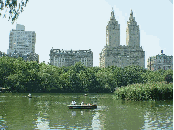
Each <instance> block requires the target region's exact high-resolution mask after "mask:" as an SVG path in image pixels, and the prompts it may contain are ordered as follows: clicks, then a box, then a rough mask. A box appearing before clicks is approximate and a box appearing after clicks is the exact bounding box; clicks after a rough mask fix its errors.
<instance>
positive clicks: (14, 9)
mask: <svg viewBox="0 0 174 130" xmlns="http://www.w3.org/2000/svg"><path fill="white" fill-rule="evenodd" d="M28 1H29V0H25V2H24V1H23V0H20V2H17V0H0V10H1V12H2V10H4V8H5V9H6V10H5V14H3V18H6V17H7V16H6V12H8V14H9V16H8V21H9V20H12V24H13V23H14V22H15V20H17V19H18V16H19V14H20V13H22V12H23V11H24V7H26V5H27V2H28ZM1 12H0V16H1V15H2V14H1Z"/></svg>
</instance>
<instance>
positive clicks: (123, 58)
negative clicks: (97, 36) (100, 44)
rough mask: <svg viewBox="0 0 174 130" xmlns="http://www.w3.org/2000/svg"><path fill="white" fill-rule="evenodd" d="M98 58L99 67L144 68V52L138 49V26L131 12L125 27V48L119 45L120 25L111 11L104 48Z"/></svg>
mask: <svg viewBox="0 0 174 130" xmlns="http://www.w3.org/2000/svg"><path fill="white" fill-rule="evenodd" d="M99 56H100V58H99V59H100V67H108V66H118V67H125V66H129V65H138V66H142V67H143V68H145V51H143V49H142V47H140V30H139V25H137V22H136V21H135V17H133V12H132V10H131V13H130V17H129V21H128V22H127V27H126V46H125V45H120V24H118V21H116V19H115V15H114V11H113V10H112V12H111V17H110V21H109V22H108V25H107V26H106V46H104V48H103V49H102V52H101V53H100V54H99Z"/></svg>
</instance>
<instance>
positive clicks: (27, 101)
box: [0, 93, 173, 130]
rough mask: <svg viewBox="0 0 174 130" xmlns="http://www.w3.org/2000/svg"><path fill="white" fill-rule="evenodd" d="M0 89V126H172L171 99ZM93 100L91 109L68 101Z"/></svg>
mask: <svg viewBox="0 0 174 130" xmlns="http://www.w3.org/2000/svg"><path fill="white" fill-rule="evenodd" d="M26 96H27V94H26V93H22V94H9V93H8V94H3V93H0V130H33V129H34V130H49V129H51V130H52V129H54V130H56V129H63V130H66V129H67V130H80V129H83V130H86V129H87V130H140V129H145V130H148V129H173V100H170V101H146V102H145V101H144V102H140V101H138V102H133V101H131V102H130V101H129V102H125V101H122V100H114V99H113V98H112V96H113V95H112V94H89V95H88V96H86V97H85V96H83V94H45V93H42V94H40V93H37V94H32V96H33V98H28V97H26ZM73 99H75V101H76V102H77V103H81V102H82V101H84V102H85V103H96V104H97V105H98V108H97V109H94V110H84V109H82V110H70V109H68V107H67V105H69V104H70V103H71V101H72V100H73Z"/></svg>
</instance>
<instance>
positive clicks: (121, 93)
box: [114, 81, 173, 101]
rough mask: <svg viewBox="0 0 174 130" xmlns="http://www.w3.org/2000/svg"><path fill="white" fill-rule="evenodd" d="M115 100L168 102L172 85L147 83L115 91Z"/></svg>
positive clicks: (171, 95) (170, 97) (171, 97)
mask: <svg viewBox="0 0 174 130" xmlns="http://www.w3.org/2000/svg"><path fill="white" fill-rule="evenodd" d="M114 93H115V98H116V99H125V100H133V101H139V100H168V99H173V83H172V84H166V83H165V82H164V81H163V82H148V83H146V84H142V83H138V84H132V85H128V86H126V87H121V88H118V89H116V91H115V92H114Z"/></svg>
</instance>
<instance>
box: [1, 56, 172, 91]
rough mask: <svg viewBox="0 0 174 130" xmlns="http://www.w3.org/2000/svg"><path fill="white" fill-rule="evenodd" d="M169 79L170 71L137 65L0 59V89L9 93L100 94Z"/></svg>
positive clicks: (4, 57)
mask: <svg viewBox="0 0 174 130" xmlns="http://www.w3.org/2000/svg"><path fill="white" fill-rule="evenodd" d="M172 80H173V70H158V71H150V70H146V69H144V68H142V67H140V66H127V67H124V68H120V67H116V66H111V67H107V68H100V67H86V66H84V65H83V64H82V63H81V62H78V63H76V64H75V65H74V66H69V67H65V66H64V67H56V66H53V65H47V64H45V63H37V62H35V61H30V62H29V61H24V60H23V59H22V58H18V59H16V58H12V57H7V56H3V57H0V87H5V88H8V89H9V91H12V92H77V93H83V92H84V93H86V92H92V93H97V92H98V93H101V92H113V91H114V90H115V89H116V88H117V87H121V86H127V85H130V84H136V83H143V84H144V83H147V82H161V81H167V82H172Z"/></svg>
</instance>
